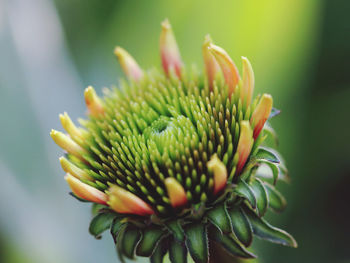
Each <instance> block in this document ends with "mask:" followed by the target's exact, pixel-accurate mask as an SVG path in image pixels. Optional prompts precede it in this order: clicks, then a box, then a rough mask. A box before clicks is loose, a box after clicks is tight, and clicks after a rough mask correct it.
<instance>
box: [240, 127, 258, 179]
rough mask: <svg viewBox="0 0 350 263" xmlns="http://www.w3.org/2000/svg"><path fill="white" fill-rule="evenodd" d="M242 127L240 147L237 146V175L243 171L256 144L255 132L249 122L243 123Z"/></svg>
mask: <svg viewBox="0 0 350 263" xmlns="http://www.w3.org/2000/svg"><path fill="white" fill-rule="evenodd" d="M240 127H241V132H240V135H239V140H238V146H237V153H238V163H237V174H239V173H240V172H241V171H242V169H243V167H244V165H245V163H246V161H247V159H248V157H249V154H250V151H251V150H252V147H253V143H254V139H253V131H252V128H251V127H250V124H249V122H248V121H242V122H241V125H240Z"/></svg>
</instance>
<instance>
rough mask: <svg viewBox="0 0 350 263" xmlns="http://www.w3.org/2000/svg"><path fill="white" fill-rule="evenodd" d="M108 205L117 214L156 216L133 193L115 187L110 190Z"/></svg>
mask: <svg viewBox="0 0 350 263" xmlns="http://www.w3.org/2000/svg"><path fill="white" fill-rule="evenodd" d="M107 203H108V205H109V206H110V207H111V208H112V209H113V210H114V211H116V212H117V213H121V214H135V215H140V216H147V215H152V214H154V211H153V210H152V208H151V207H150V206H149V205H148V204H147V203H146V202H144V201H143V200H141V199H140V198H139V197H137V196H136V195H134V194H133V193H131V192H129V191H127V190H125V189H123V188H121V187H119V186H116V185H113V186H111V187H110V188H109V190H108V202H107Z"/></svg>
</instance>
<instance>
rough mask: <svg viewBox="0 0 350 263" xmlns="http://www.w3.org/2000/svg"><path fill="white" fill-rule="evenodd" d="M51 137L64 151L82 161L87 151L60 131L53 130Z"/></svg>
mask: <svg viewBox="0 0 350 263" xmlns="http://www.w3.org/2000/svg"><path fill="white" fill-rule="evenodd" d="M50 136H51V138H52V139H53V140H54V142H55V143H56V144H57V145H58V146H60V147H61V148H62V149H64V150H66V151H67V152H68V153H70V154H73V155H74V156H76V157H78V158H80V159H82V156H81V155H82V154H83V153H85V150H84V149H83V148H82V147H81V146H80V145H78V144H77V143H76V142H75V141H73V140H72V139H71V138H69V137H68V136H67V135H65V134H64V133H62V132H59V131H55V130H51V133H50Z"/></svg>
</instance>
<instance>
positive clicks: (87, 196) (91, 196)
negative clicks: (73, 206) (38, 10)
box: [64, 173, 107, 205]
mask: <svg viewBox="0 0 350 263" xmlns="http://www.w3.org/2000/svg"><path fill="white" fill-rule="evenodd" d="M64 179H65V180H66V181H67V183H68V185H69V187H70V188H71V190H72V192H73V193H74V194H75V195H76V196H77V197H79V198H81V199H84V200H87V201H90V202H94V203H98V204H102V205H106V204H107V195H106V194H105V193H103V192H101V191H100V190H98V189H96V188H94V187H92V186H90V185H87V184H84V183H83V182H82V181H80V180H79V179H77V178H75V177H74V176H72V175H71V174H69V173H67V174H66V176H65V177H64Z"/></svg>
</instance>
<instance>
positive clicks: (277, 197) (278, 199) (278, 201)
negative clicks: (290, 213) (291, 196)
mask: <svg viewBox="0 0 350 263" xmlns="http://www.w3.org/2000/svg"><path fill="white" fill-rule="evenodd" d="M264 185H265V189H266V190H267V193H268V196H269V207H270V208H271V209H272V210H274V211H276V212H282V211H283V210H284V209H285V208H286V206H287V201H286V199H285V198H284V197H283V195H282V194H281V193H280V192H279V191H278V190H277V189H276V188H275V187H274V186H272V185H270V184H268V183H266V182H265V183H264Z"/></svg>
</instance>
